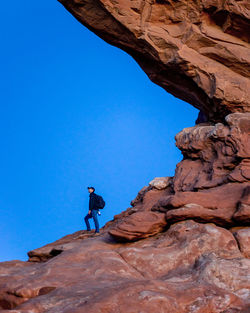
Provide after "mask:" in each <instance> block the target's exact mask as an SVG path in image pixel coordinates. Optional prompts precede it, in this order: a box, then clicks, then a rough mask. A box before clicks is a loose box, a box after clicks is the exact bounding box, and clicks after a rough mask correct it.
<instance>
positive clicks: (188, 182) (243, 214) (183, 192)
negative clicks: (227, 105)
mask: <svg viewBox="0 0 250 313" xmlns="http://www.w3.org/2000/svg"><path fill="white" fill-rule="evenodd" d="M249 130H250V113H234V114H230V115H228V116H227V117H226V120H225V124H222V123H217V124H215V125H208V124H199V125H196V126H194V127H190V128H187V129H184V130H183V131H181V132H180V133H179V134H178V135H177V136H176V144H177V146H178V148H179V149H180V150H181V151H182V153H183V156H184V159H183V160H182V161H181V162H180V163H179V164H178V165H177V168H176V173H175V176H174V177H173V178H165V179H163V178H156V179H154V180H153V181H151V182H150V183H149V186H145V187H144V188H143V189H142V190H143V193H142V192H139V194H138V196H137V198H138V199H139V198H140V201H139V202H138V200H134V201H132V204H133V206H134V207H133V212H137V211H139V213H137V214H131V215H130V216H129V217H120V222H119V223H118V224H116V225H114V226H113V228H112V229H111V230H110V231H109V233H110V234H111V235H112V236H114V237H115V238H116V239H118V240H130V241H132V240H137V239H139V238H146V237H147V236H151V235H153V234H155V233H157V232H159V230H160V228H159V223H160V221H163V219H162V214H163V213H164V214H165V226H164V225H163V223H160V225H161V227H162V229H164V227H165V228H166V227H167V225H169V224H173V223H174V222H178V221H182V220H186V219H193V220H195V221H197V222H213V223H215V224H217V225H219V226H223V227H227V228H228V227H236V226H239V225H249V221H250V220H249V219H250V214H249V210H250V183H249V180H250V162H249V156H250V144H249V143H250V131H249ZM159 181H160V182H161V183H159ZM164 182H165V184H164ZM166 182H167V183H166ZM159 185H160V186H161V187H162V188H161V189H159ZM137 198H136V199H137ZM149 199H150V201H149ZM152 212H154V213H158V215H157V218H156V217H154V218H153V216H152V215H151V213H152ZM140 216H141V218H140ZM142 217H143V218H142ZM136 229H138V232H137V233H136V231H135V230H136ZM139 230H140V231H139ZM142 230H144V231H142Z"/></svg>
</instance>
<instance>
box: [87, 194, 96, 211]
mask: <svg viewBox="0 0 250 313" xmlns="http://www.w3.org/2000/svg"><path fill="white" fill-rule="evenodd" d="M96 204H97V198H96V194H95V193H94V192H91V193H90V194H89V209H90V210H91V211H92V210H98V207H97V206H96Z"/></svg>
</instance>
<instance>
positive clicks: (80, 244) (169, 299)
mask: <svg viewBox="0 0 250 313" xmlns="http://www.w3.org/2000/svg"><path fill="white" fill-rule="evenodd" d="M60 2H61V3H62V4H63V5H64V6H65V7H66V8H67V9H68V10H69V11H70V12H71V13H72V14H73V15H74V16H75V17H76V18H77V19H78V20H79V21H80V22H82V23H83V24H84V25H86V26H87V27H88V28H89V29H91V30H92V31H94V32H95V33H96V34H98V35H99V36H100V37H102V38H103V39H104V40H106V41H107V42H109V43H111V44H113V45H116V46H118V47H120V48H122V49H124V50H125V51H127V52H128V53H129V54H131V55H132V56H133V57H134V58H135V60H136V61H137V62H138V63H139V64H140V65H141V67H142V68H143V69H144V71H145V72H146V73H147V74H148V76H149V77H150V79H151V80H152V81H154V82H156V83H157V84H159V85H160V86H162V87H163V88H165V89H166V90H167V91H169V92H171V93H172V94H174V95H176V96H177V97H179V98H181V99H183V100H186V101H188V102H189V103H191V104H192V105H194V106H195V107H197V108H200V109H201V110H202V111H203V112H202V113H201V114H200V116H199V118H198V119H197V125H196V126H194V127H190V128H186V129H184V130H183V131H181V132H180V133H179V134H177V135H176V145H177V147H178V148H179V149H180V150H181V152H182V154H183V160H182V161H181V162H180V163H179V164H178V165H177V168H176V172H175V175H174V177H156V178H154V179H152V180H151V181H150V182H149V184H148V186H144V187H143V188H142V189H141V190H140V191H139V192H138V195H137V196H136V198H135V199H134V200H132V201H131V207H129V208H128V209H127V210H125V211H124V212H122V213H120V214H119V215H116V216H115V217H114V219H113V220H112V221H110V222H108V223H107V224H106V225H105V226H104V227H103V228H102V229H101V234H100V235H99V236H96V235H95V234H94V233H92V232H90V233H88V232H86V231H78V232H76V233H75V234H72V235H68V236H65V237H64V238H62V239H60V240H57V241H56V242H54V243H51V244H48V245H46V246H44V247H42V248H38V249H35V250H33V251H30V252H29V253H28V255H29V262H21V261H11V262H4V263H0V312H6V313H7V312H15V313H27V312H30V313H31V312H32V313H45V312H46V313H57V312H58V313H82V312H88V313H125V312H126V313H151V312H164V313H191V312H195V313H249V312H250V279H249V277H250V259H249V258H250V248H249V247H250V183H249V179H250V167H249V166H250V159H249V157H250V140H249V133H250V113H249V111H250V105H249V97H248V93H249V92H248V91H249V80H248V78H249V77H248V76H249V55H250V54H249V50H247V49H248V47H249V46H248V42H249V32H248V28H249V15H250V14H249V4H248V2H247V1H244V0H243V1H236V0H229V1H219V0H211V1H207V0H201V1H187V0H181V1H175V0H126V1H125V0H60Z"/></svg>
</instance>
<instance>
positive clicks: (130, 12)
mask: <svg viewBox="0 0 250 313" xmlns="http://www.w3.org/2000/svg"><path fill="white" fill-rule="evenodd" d="M59 1H60V2H61V3H62V4H63V5H64V6H65V7H66V8H67V9H68V10H69V11H70V12H71V13H72V14H73V15H74V16H75V17H76V18H77V19H78V20H79V21H80V22H81V23H83V24H84V25H85V26H87V27H88V28H89V29H90V30H91V31H94V32H95V33H96V34H97V35H98V36H100V37H101V38H103V39H104V40H106V41H107V42H109V43H111V44H113V45H115V46H117V47H119V48H121V49H123V50H125V51H127V52H128V53H129V54H130V55H131V56H132V57H133V58H134V59H135V60H136V61H137V62H138V63H139V65H140V66H141V67H142V69H143V70H144V71H145V72H146V73H147V75H148V76H149V78H150V79H151V80H152V81H153V82H155V83H156V84H158V85H160V86H162V87H163V88H164V89H166V90H167V91H168V92H170V93H172V94H173V95H175V96H176V97H178V98H181V99H182V100H184V101H187V102H189V103H191V104H192V105H193V106H195V107H197V108H199V109H202V110H203V111H204V112H205V113H206V115H207V116H208V117H209V120H210V121H222V120H223V118H224V117H225V116H226V115H228V114H230V113H232V112H249V111H250V102H249V96H248V94H249V90H250V84H249V79H248V78H249V63H250V62H249V61H250V54H249V50H248V49H249V39H250V32H249V29H250V23H249V20H250V18H249V17H250V10H249V1H248V0H243V1H236V0H228V1H222V0H210V1H208V0H201V1H194V0H180V1H174V0H169V1H168V0H59Z"/></svg>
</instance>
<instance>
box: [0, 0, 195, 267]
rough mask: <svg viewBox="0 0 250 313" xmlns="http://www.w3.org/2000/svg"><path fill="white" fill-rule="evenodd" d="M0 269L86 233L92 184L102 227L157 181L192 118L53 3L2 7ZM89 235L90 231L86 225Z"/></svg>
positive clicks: (176, 155) (187, 108)
mask: <svg viewBox="0 0 250 313" xmlns="http://www.w3.org/2000/svg"><path fill="white" fill-rule="evenodd" d="M1 15H2V16H1V19H0V24H1V25H0V26H1V36H0V39H1V41H0V45H1V49H0V59H1V84H0V89H1V90H0V101H1V112H0V114H1V115H0V116H1V124H0V127H1V130H0V136H1V155H0V158H1V160H0V171H1V176H0V177H1V181H0V188H1V193H0V247H1V248H0V261H5V260H11V259H21V260H26V259H27V257H26V253H27V251H29V250H31V249H35V248H38V247H40V246H42V245H44V244H47V243H49V242H52V241H54V240H56V239H59V238H60V237H62V236H64V235H67V234H69V233H73V232H75V231H77V230H80V229H84V228H85V225H84V223H83V217H84V215H85V214H86V213H87V208H88V199H89V195H88V192H87V189H86V187H87V186H89V185H93V186H95V187H96V193H99V194H101V195H103V197H104V199H105V201H106V203H107V204H106V207H105V209H104V210H103V211H102V216H101V219H100V223H101V226H103V225H104V223H105V222H107V221H108V220H110V219H112V218H113V216H114V215H115V214H118V213H119V212H121V211H123V210H125V209H126V208H128V207H129V206H130V201H131V200H132V199H133V198H134V197H135V196H136V194H137V192H138V191H139V190H140V189H141V188H142V187H143V186H145V185H147V184H148V183H149V181H150V180H152V179H153V178H154V177H157V176H172V175H173V174H174V170H175V165H176V163H178V162H179V161H180V160H181V158H182V157H181V153H180V152H179V151H178V150H177V148H176V147H175V142H174V136H175V134H176V133H177V132H179V131H180V130H181V129H183V128H184V127H188V126H192V125H194V121H195V119H196V117H197V114H198V111H197V110H196V109H194V108H193V107H192V106H191V105H189V104H187V103H184V102H183V101H181V100H179V99H176V98H174V97H173V96H171V95H170V94H168V93H166V91H164V90H163V89H161V88H160V87H158V86H156V85H154V84H153V83H152V82H151V81H150V80H149V79H148V77H147V76H146V74H145V73H144V72H143V71H142V70H141V69H140V68H139V66H138V65H137V63H136V62H135V61H134V60H133V59H132V58H131V57H130V56H129V55H127V54H126V53H124V52H123V51H121V50H119V49H117V48H115V47H112V46H110V45H108V44H107V43H105V42H104V41H103V40H101V39H100V38H98V37H97V36H96V35H94V34H92V33H91V32H90V31H89V30H87V29H86V28H85V27H83V26H82V25H81V24H80V23H78V22H77V21H76V20H75V19H74V18H73V16H71V15H70V14H69V13H68V12H67V11H66V10H65V9H64V8H63V7H62V6H61V5H60V4H59V3H58V2H57V1H56V0H54V1H51V0H44V1H31V0H27V1H19V0H14V1H11V3H10V2H8V1H3V3H2V4H1ZM91 223H92V226H93V222H92V221H91Z"/></svg>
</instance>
